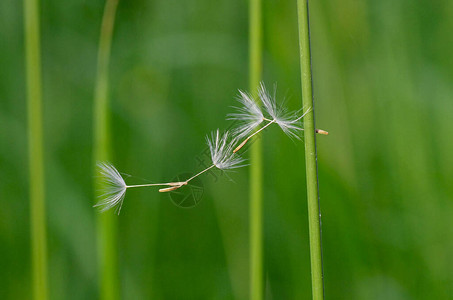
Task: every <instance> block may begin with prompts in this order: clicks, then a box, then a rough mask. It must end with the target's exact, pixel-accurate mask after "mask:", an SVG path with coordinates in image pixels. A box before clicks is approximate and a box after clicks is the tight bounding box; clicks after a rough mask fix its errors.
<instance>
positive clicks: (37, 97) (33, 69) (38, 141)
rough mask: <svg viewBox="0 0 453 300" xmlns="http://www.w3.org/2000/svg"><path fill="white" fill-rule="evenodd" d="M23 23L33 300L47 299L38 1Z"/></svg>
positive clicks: (28, 7)
mask: <svg viewBox="0 0 453 300" xmlns="http://www.w3.org/2000/svg"><path fill="white" fill-rule="evenodd" d="M24 22H25V23H24V28H25V50H26V54H25V56H26V63H25V66H26V73H27V105H28V153H29V163H30V226H31V228H30V232H31V252H32V253H31V255H32V256H31V258H32V259H31V260H32V273H33V275H32V276H33V297H34V299H47V297H48V292H47V246H46V243H47V234H46V210H45V199H44V196H45V192H44V157H43V133H42V96H41V50H40V25H39V3H38V0H25V1H24Z"/></svg>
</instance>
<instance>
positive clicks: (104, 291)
mask: <svg viewBox="0 0 453 300" xmlns="http://www.w3.org/2000/svg"><path fill="white" fill-rule="evenodd" d="M117 5H118V0H107V2H106V4H105V9H104V16H103V19H102V25H101V36H100V40H99V49H98V63H97V76H96V87H95V96H94V97H95V99H94V161H107V160H109V158H110V155H111V153H110V127H109V109H108V107H109V106H108V73H109V61H110V49H111V41H112V34H113V25H114V22H115V14H116V8H117ZM100 180H101V179H100V178H99V177H95V186H96V187H99V185H100V184H101V183H100ZM97 240H98V258H99V262H98V263H99V276H100V298H101V299H105V300H107V299H109V300H110V299H117V298H119V294H120V293H119V274H118V253H117V246H118V245H117V220H116V218H115V216H114V214H108V213H105V214H100V215H99V216H98V235H97Z"/></svg>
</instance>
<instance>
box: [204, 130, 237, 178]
mask: <svg viewBox="0 0 453 300" xmlns="http://www.w3.org/2000/svg"><path fill="white" fill-rule="evenodd" d="M228 135H229V133H228V131H227V132H225V133H224V134H223V135H222V136H220V133H219V130H218V129H217V132H215V133H214V132H213V133H212V134H211V138H209V136H207V137H206V141H207V144H208V146H209V150H210V152H211V159H212V164H213V165H214V166H215V167H216V168H218V169H221V170H228V169H234V168H240V167H243V166H244V165H243V164H242V163H243V162H244V161H245V159H243V158H242V157H240V156H238V155H236V154H234V153H233V149H234V146H235V143H236V139H233V140H232V141H228V138H229V137H228Z"/></svg>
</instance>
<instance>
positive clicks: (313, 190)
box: [297, 0, 324, 300]
mask: <svg viewBox="0 0 453 300" xmlns="http://www.w3.org/2000/svg"><path fill="white" fill-rule="evenodd" d="M297 11H298V14H297V15H298V22H299V49H300V72H301V82H302V101H303V107H307V108H308V114H307V115H306V116H305V118H304V140H305V164H306V174H307V201H308V226H309V234H310V261H311V282H312V293H313V299H316V300H320V299H324V282H323V270H322V247H321V211H320V207H319V195H318V168H317V163H316V159H317V158H316V137H315V120H314V103H313V102H314V101H313V83H312V74H311V53H310V28H309V15H308V0H297Z"/></svg>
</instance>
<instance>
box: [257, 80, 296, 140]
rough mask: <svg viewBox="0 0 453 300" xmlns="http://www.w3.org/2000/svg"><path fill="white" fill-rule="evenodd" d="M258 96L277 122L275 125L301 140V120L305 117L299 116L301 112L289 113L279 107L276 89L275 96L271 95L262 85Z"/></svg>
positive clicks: (282, 107) (261, 84)
mask: <svg viewBox="0 0 453 300" xmlns="http://www.w3.org/2000/svg"><path fill="white" fill-rule="evenodd" d="M258 95H259V97H260V99H261V102H263V105H264V108H265V109H266V112H267V113H268V114H269V115H270V117H271V118H272V119H273V120H275V123H277V124H278V126H280V128H281V129H282V130H283V132H284V133H286V134H287V135H288V136H290V137H295V138H298V139H300V137H299V135H298V131H301V130H302V127H301V124H300V119H301V118H302V117H303V116H304V115H305V114H303V115H302V116H299V115H300V113H301V111H296V112H288V110H287V109H286V108H285V107H284V106H281V105H277V100H276V89H274V94H273V95H270V94H269V92H268V91H267V90H266V87H265V86H264V83H262V82H261V83H260V87H259V89H258Z"/></svg>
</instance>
